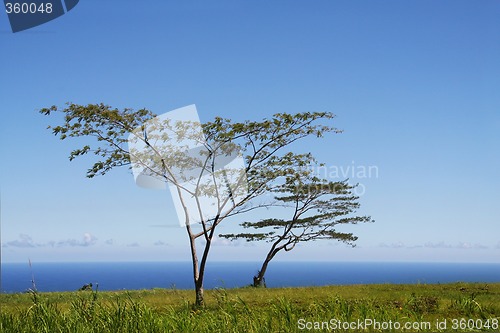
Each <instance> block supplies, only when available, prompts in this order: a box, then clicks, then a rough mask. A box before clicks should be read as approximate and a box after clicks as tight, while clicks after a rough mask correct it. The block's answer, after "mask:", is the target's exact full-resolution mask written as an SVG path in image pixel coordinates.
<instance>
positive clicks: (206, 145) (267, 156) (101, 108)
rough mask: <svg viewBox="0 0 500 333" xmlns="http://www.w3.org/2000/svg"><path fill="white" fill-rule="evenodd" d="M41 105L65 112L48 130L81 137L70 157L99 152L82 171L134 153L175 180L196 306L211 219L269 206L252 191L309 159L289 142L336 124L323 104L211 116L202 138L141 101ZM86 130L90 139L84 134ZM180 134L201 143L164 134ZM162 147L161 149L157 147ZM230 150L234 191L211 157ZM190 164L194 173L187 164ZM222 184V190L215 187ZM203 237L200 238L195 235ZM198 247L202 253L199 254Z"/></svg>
mask: <svg viewBox="0 0 500 333" xmlns="http://www.w3.org/2000/svg"><path fill="white" fill-rule="evenodd" d="M40 113H42V114H44V115H52V114H62V115H64V120H63V123H62V124H60V125H57V126H49V129H51V130H52V132H53V134H54V135H56V136H59V138H60V139H61V140H65V139H68V138H76V137H83V138H85V144H84V145H83V146H82V147H80V148H77V149H74V150H73V151H71V152H70V154H69V159H70V160H73V159H75V158H77V157H79V156H82V155H86V154H88V153H93V154H94V155H95V156H96V157H97V159H98V160H97V161H96V162H95V163H94V164H93V165H92V166H91V167H90V168H89V169H88V171H87V177H89V178H93V177H94V176H96V175H105V174H106V173H107V172H109V171H110V170H111V169H113V168H115V167H121V166H129V167H132V161H135V163H136V164H137V163H139V164H142V166H143V169H144V172H145V173H146V176H151V177H153V176H154V177H156V179H158V180H162V181H163V182H165V183H168V184H170V185H172V184H173V186H175V188H176V191H177V192H178V194H179V198H180V202H181V205H182V209H183V210H184V214H185V221H184V227H185V229H186V231H187V234H188V239H189V246H190V250H191V259H192V266H193V280H194V286H195V294H196V303H195V304H196V305H197V306H203V305H204V292H203V278H204V272H205V267H206V263H207V259H208V254H209V251H210V247H211V242H212V240H213V237H214V235H215V230H216V228H217V226H218V225H219V224H220V223H222V222H223V221H224V220H226V219H227V218H229V217H231V216H235V215H239V214H244V213H246V212H249V211H252V210H254V209H258V208H263V207H270V206H273V203H269V202H256V200H255V199H256V198H258V197H260V196H262V195H263V194H265V193H268V192H269V191H273V190H277V189H278V188H280V186H282V185H283V180H284V179H285V178H286V176H289V175H292V174H296V172H295V171H294V170H296V169H297V168H300V167H304V166H306V165H308V163H309V162H310V159H311V155H310V154H297V153H294V152H292V151H290V149H288V150H287V148H292V147H291V145H292V144H293V143H295V142H296V141H298V140H301V139H304V138H307V137H311V136H312V137H322V136H323V135H324V134H325V133H327V132H339V131H338V130H336V129H335V128H334V127H332V126H330V125H329V124H328V122H329V121H330V120H331V119H332V118H333V117H334V116H333V114H331V113H328V112H304V113H297V114H293V115H292V114H287V113H277V114H275V115H273V116H272V117H271V118H265V119H263V120H261V121H249V120H247V121H243V122H233V121H231V120H230V119H226V118H221V117H216V118H215V119H214V120H213V121H211V122H207V123H204V124H201V127H202V129H203V131H202V132H203V133H202V135H203V136H204V138H200V133H199V132H197V131H196V130H193V129H194V128H196V127H197V125H200V124H194V123H192V124H190V123H186V122H184V123H169V122H168V121H167V122H155V119H158V117H156V116H155V114H153V113H152V112H151V111H149V110H146V109H141V110H133V109H129V108H125V109H123V110H119V109H116V108H112V107H111V106H108V105H105V104H102V103H101V104H88V105H78V104H72V103H68V104H67V105H66V106H65V107H63V108H59V107H57V106H52V107H49V108H43V109H41V110H40ZM151 123H152V124H151ZM145 124H149V125H148V128H152V130H151V129H148V128H146V125H145ZM169 130H170V132H172V131H173V134H172V133H170V134H169V133H168V132H169ZM151 133H153V134H154V135H151ZM131 136H132V138H133V140H135V141H136V142H138V143H141V144H142V146H143V148H144V149H146V150H143V151H131V149H129V147H128V146H127V144H128V143H129V139H130V137H131ZM92 138H93V139H94V141H93V142H91V141H90V140H89V139H92ZM186 138H187V139H188V140H193V141H196V140H198V141H200V142H202V145H203V149H202V151H201V152H200V153H199V154H198V155H197V156H194V157H193V155H190V154H186V152H185V151H183V150H182V147H181V148H179V147H177V148H176V149H173V148H172V147H171V146H169V144H168V142H169V140H174V141H175V140H183V139H186ZM202 139H203V140H202ZM87 140H89V141H88V142H87ZM158 141H161V142H163V144H164V145H163V144H162V145H160V148H161V149H159V148H158V145H157V144H156V142H158ZM165 147H167V149H163V148H165ZM235 151H239V152H240V153H241V154H242V156H243V159H244V165H245V166H244V173H243V175H240V176H239V177H240V180H241V178H243V176H244V177H245V178H246V182H245V184H247V186H246V189H245V191H244V193H243V192H236V195H234V194H235V192H234V189H231V191H222V190H223V189H224V184H222V183H223V181H224V180H227V178H228V177H234V174H231V170H230V171H229V175H228V172H227V170H221V172H222V173H219V174H217V172H219V171H217V170H216V169H217V165H218V160H217V159H218V158H224V157H227V156H228V155H231V154H233V153H234V152H235ZM165 155H166V156H165ZM179 170H181V171H184V172H179ZM186 170H187V171H186ZM193 170H194V171H196V172H198V174H197V173H196V172H192V171H193ZM214 170H215V171H214ZM236 171H238V170H236ZM237 174H238V172H237ZM207 175H208V176H209V177H211V178H212V180H213V181H212V184H211V186H208V185H207V184H205V183H203V182H202V179H205V177H206V176H207ZM185 182H191V183H192V184H193V183H194V184H196V185H197V186H196V187H195V189H194V190H193V189H192V187H189V188H188V187H185V186H184V183H185ZM238 183H240V182H239V181H238ZM221 191H222V192H224V193H223V194H224V196H221V195H220V194H221V193H220V192H221ZM214 193H216V198H217V210H216V213H215V215H214V216H213V217H211V218H206V217H205V214H204V213H203V210H204V207H203V205H200V200H199V198H201V197H203V196H204V195H214ZM189 198H194V199H195V204H197V208H198V212H197V213H199V214H198V216H193V214H189V212H190V211H189V209H188V207H187V205H186V204H185V202H186V200H187V199H189ZM235 199H237V200H235ZM198 225H201V230H199V231H197V230H195V229H194V228H195V227H197V226H198ZM201 240H203V242H201V243H200V241H201ZM197 241H198V243H197ZM199 248H201V258H200V257H199V255H198V253H199V252H198V249H199Z"/></svg>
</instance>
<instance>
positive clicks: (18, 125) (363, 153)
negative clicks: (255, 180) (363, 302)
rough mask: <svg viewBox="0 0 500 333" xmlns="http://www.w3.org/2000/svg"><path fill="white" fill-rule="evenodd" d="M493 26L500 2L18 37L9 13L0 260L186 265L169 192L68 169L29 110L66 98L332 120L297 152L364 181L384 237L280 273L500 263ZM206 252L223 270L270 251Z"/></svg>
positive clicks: (198, 4)
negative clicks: (335, 265) (322, 115)
mask: <svg viewBox="0 0 500 333" xmlns="http://www.w3.org/2000/svg"><path fill="white" fill-rule="evenodd" d="M499 17H500V2H498V1H496V0H495V1H487V0H485V1H459V0H453V1H422V0H418V1H416V0H415V1H388V0H386V1H371V0H370V1H329V0H328V1H326V0H318V1H284V0H281V1H276V0H274V1H263V0H261V1H237V0H227V1H218V0H212V1H163V0H161V1H160V0H156V1H131V0H120V1H118V0H116V1H111V0H109V1H98V0H86V1H80V3H79V4H78V5H77V6H76V7H75V8H74V9H73V10H72V11H71V12H69V13H68V14H66V15H64V16H62V17H59V18H58V19H56V20H54V21H51V22H49V23H47V24H44V25H42V26H39V27H36V28H33V29H30V30H27V31H24V32H19V33H16V34H13V33H12V32H11V31H10V27H9V24H8V20H7V15H6V14H5V13H4V12H2V13H0V49H1V53H0V60H1V61H0V112H1V123H0V135H1V137H0V139H1V140H0V146H1V163H0V165H1V169H0V175H1V184H0V186H1V243H2V246H1V259H2V262H27V260H28V258H31V260H32V261H38V262H42V261H128V260H131V261H142V260H144V261H157V260H166V261H169V260H182V261H184V260H189V250H188V239H187V235H186V232H185V230H184V229H181V228H180V227H178V226H177V221H176V220H175V211H174V207H173V204H172V202H171V198H170V197H169V194H168V192H167V191H154V190H146V189H142V188H139V187H137V186H136V185H135V184H134V180H133V177H132V175H131V173H130V171H128V170H126V169H121V170H119V169H117V170H115V171H113V172H111V173H109V174H108V175H107V176H104V177H97V178H94V179H87V178H85V172H86V169H87V168H88V167H89V166H90V164H91V163H92V161H93V159H92V158H83V159H81V160H78V161H73V162H69V160H68V158H67V156H68V153H69V151H70V150H71V149H72V148H74V147H77V146H78V143H80V144H81V143H82V142H83V141H82V140H80V141H78V143H77V142H70V141H67V142H66V141H59V140H58V139H57V138H56V137H54V136H53V135H51V133H50V132H49V131H48V130H47V129H46V127H47V125H48V124H50V123H54V121H55V120H56V119H50V118H49V117H43V116H41V115H39V114H38V113H37V110H38V109H40V108H42V107H47V106H50V105H54V104H56V105H63V103H65V102H68V101H71V102H74V103H80V104H85V103H99V102H103V103H106V104H110V105H113V106H116V107H120V108H122V107H132V108H142V107H146V108H148V109H150V110H152V111H153V112H155V113H157V114H160V113H164V112H167V111H169V110H172V109H175V108H179V107H182V106H186V105H189V104H196V105H197V108H198V112H199V114H200V117H201V119H202V121H208V120H210V119H212V118H213V117H214V116H217V115H219V116H223V117H228V118H232V119H235V120H243V119H253V120H257V119H261V118H263V117H266V116H270V115H271V114H273V113H275V112H290V113H295V112H303V111H331V112H333V113H335V114H336V115H337V118H336V119H335V123H334V124H335V126H337V127H338V128H341V129H343V130H344V133H343V134H337V135H328V136H327V137H326V138H324V139H323V140H322V141H313V140H308V141H307V142H304V143H303V144H300V145H297V146H295V148H294V149H296V151H297V152H301V151H303V152H307V151H310V152H312V153H313V154H314V155H315V156H317V158H318V159H319V160H320V161H322V162H324V163H326V165H327V170H328V173H329V176H332V177H333V176H335V173H338V174H339V176H340V177H341V178H343V177H342V174H341V173H342V172H347V176H348V177H350V178H351V181H352V182H359V183H360V184H361V187H360V188H362V189H363V193H360V194H361V198H360V201H361V204H362V209H361V210H360V213H361V214H368V215H371V216H372V217H373V218H374V219H375V221H376V222H375V223H373V224H369V225H367V224H365V225H357V226H349V227H345V228H344V229H343V230H345V231H352V232H354V233H355V234H356V235H358V236H359V240H358V242H357V244H358V246H357V247H356V248H348V247H346V246H344V245H341V244H337V243H335V242H317V243H310V244H306V245H304V246H301V247H298V248H296V249H295V250H294V251H292V252H289V253H286V254H283V255H281V256H278V258H277V259H278V260H331V261H459V262H500V212H499V206H500V201H499V197H500V196H499V194H498V189H499V188H500V177H499V171H500V149H499V144H500V91H499V90H500V20H499V19H498V18H499ZM369 167H371V169H370V170H372V172H371V174H366V175H362V174H357V173H358V172H357V171H359V170H362V169H363V168H365V169H367V168H369ZM353 170H354V171H356V172H355V174H354V175H353V174H352V171H353ZM254 217H256V216H254ZM250 218H251V216H250ZM234 224H235V222H234V221H233V222H232V225H225V226H223V227H222V228H221V229H220V231H221V232H233V231H236V230H238V229H237V228H235V226H234ZM215 245H216V246H214V248H213V251H212V252H211V257H210V259H211V260H218V261H221V260H249V261H260V260H262V259H263V255H264V253H265V251H266V249H267V244H262V245H259V244H245V243H244V242H235V243H228V242H224V241H221V240H217V241H216V244H215Z"/></svg>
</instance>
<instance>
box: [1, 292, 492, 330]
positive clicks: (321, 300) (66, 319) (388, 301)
mask: <svg viewBox="0 0 500 333" xmlns="http://www.w3.org/2000/svg"><path fill="white" fill-rule="evenodd" d="M193 296H194V295H193V291H191V290H176V289H152V290H137V291H114V292H100V291H99V292H95V291H81V292H60V293H55V292H54V293H24V294H2V295H0V306H1V314H0V323H1V332H76V333H78V332H301V331H304V330H300V329H299V326H298V321H299V319H303V320H305V321H310V322H325V321H329V320H330V319H332V318H333V319H336V320H340V321H343V322H344V321H355V320H364V319H367V318H370V319H374V320H377V321H380V322H382V321H393V322H394V321H399V322H402V323H403V322H406V321H428V322H432V323H434V322H435V321H436V320H443V319H448V321H449V324H448V325H450V323H451V320H452V319H460V318H465V319H474V320H477V319H481V320H483V321H486V320H493V319H496V320H499V319H500V283H496V284H485V283H474V284H472V283H455V284H443V285H397V284H396V285H395V284H381V285H353V286H328V287H303V288H269V289H264V288H238V289H214V290H207V291H206V303H207V305H206V307H205V308H203V309H197V308H195V307H194V306H193V304H192V301H193ZM498 330H499V329H498V328H497V329H494V328H493V327H491V328H490V329H489V331H492V332H494V331H498ZM306 331H307V330H306ZM319 331H327V330H326V329H324V330H319ZM336 331H338V332H352V330H336ZM369 331H371V330H369ZM382 331H391V330H382ZM392 331H394V332H400V331H401V330H392ZM409 331H417V330H409ZM458 331H463V332H468V331H471V329H463V330H461V329H458Z"/></svg>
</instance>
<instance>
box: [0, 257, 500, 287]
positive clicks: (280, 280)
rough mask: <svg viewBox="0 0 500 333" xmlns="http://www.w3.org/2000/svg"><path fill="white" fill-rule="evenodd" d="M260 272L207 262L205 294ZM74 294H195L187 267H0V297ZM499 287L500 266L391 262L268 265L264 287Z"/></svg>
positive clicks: (169, 264)
mask: <svg viewBox="0 0 500 333" xmlns="http://www.w3.org/2000/svg"><path fill="white" fill-rule="evenodd" d="M259 268H260V263H256V262H209V263H208V265H207V270H206V274H205V288H206V289H211V288H217V287H222V288H234V287H243V286H246V285H249V284H250V283H251V282H252V277H253V275H254V274H255V273H256V272H257V270H258V269H259ZM32 274H33V276H34V280H35V284H36V288H37V290H38V291H41V292H47V291H74V290H77V289H79V288H80V287H82V286H83V285H84V284H88V283H92V284H93V285H94V287H95V285H96V284H98V285H99V290H121V289H131V290H134V289H135V290H138V289H151V288H176V289H191V288H193V278H192V268H191V263H189V262H111V263H36V262H34V263H32V269H31V270H30V267H29V265H28V263H5V264H4V263H2V264H1V284H0V291H1V292H2V293H15V292H24V291H26V290H28V289H29V288H31V287H32V282H31V280H32ZM458 281H463V282H485V283H488V282H500V264H482V263H481V264H480V263H470V264H461V263H402V262H401V263H394V262H271V264H270V266H269V268H268V271H267V273H266V283H267V286H268V287H295V286H323V285H349V284H373V283H395V284H402V283H412V284H413V283H423V284H425V283H449V282H458Z"/></svg>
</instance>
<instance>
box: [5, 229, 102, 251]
mask: <svg viewBox="0 0 500 333" xmlns="http://www.w3.org/2000/svg"><path fill="white" fill-rule="evenodd" d="M96 243H97V237H95V236H94V235H92V234H91V233H89V232H86V233H84V234H83V235H82V238H81V240H77V239H74V238H69V239H66V240H60V241H48V242H47V243H35V242H34V241H33V238H32V237H31V236H30V235H27V234H20V235H19V239H16V240H13V241H9V242H6V243H4V244H2V247H4V248H7V247H18V248H34V247H47V246H50V247H64V246H69V247H80V246H81V247H88V246H92V245H95V244H96Z"/></svg>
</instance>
